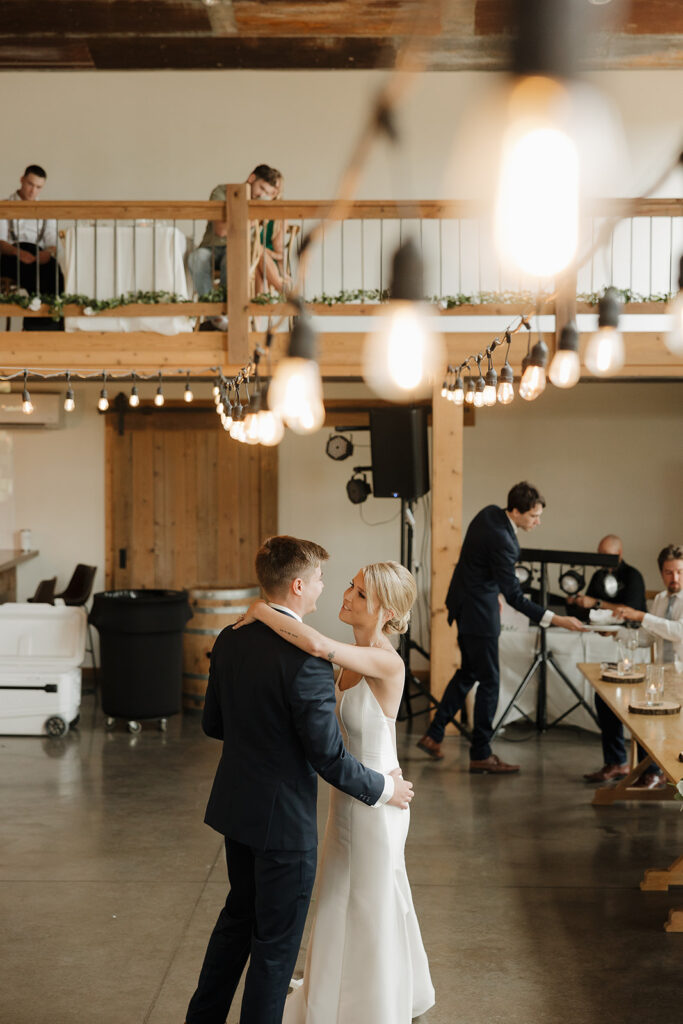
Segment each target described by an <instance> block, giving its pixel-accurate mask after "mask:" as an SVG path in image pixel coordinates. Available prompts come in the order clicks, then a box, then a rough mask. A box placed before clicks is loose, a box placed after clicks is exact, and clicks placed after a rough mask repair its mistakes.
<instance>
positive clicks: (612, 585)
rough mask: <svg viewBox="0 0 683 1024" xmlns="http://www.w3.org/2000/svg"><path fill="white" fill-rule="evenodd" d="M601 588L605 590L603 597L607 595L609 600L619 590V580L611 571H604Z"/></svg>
mask: <svg viewBox="0 0 683 1024" xmlns="http://www.w3.org/2000/svg"><path fill="white" fill-rule="evenodd" d="M602 589H603V590H604V592H605V597H608V598H609V599H610V601H611V600H612V598H613V597H616V596H617V591H618V590H619V582H618V580H617V578H616V576H615V575H614V573H612V572H606V573H605V575H604V577H603V580H602Z"/></svg>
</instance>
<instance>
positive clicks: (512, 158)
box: [495, 76, 579, 277]
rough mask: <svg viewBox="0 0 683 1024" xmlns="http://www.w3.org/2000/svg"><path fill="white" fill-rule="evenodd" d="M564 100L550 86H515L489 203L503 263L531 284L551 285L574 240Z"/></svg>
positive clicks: (572, 153)
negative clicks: (546, 280) (547, 280)
mask: <svg viewBox="0 0 683 1024" xmlns="http://www.w3.org/2000/svg"><path fill="white" fill-rule="evenodd" d="M568 105H569V95H568V93H567V92H566V90H565V88H564V86H562V85H561V84H560V83H559V82H556V81H554V80H552V79H550V78H544V77H541V76H532V77H529V78H523V79H522V80H521V81H520V82H519V83H518V84H517V85H516V86H515V87H514V88H513V90H512V92H511V94H510V99H509V108H508V120H507V127H506V130H505V132H504V135H503V143H502V153H501V158H500V172H499V177H498V185H497V190H496V202H495V233H496V244H497V247H498V250H499V253H500V255H501V257H502V259H503V260H505V261H506V262H507V263H508V264H512V265H513V266H515V267H517V268H518V269H519V270H521V271H522V272H523V273H524V274H528V275H530V276H533V277H553V276H554V275H556V274H558V273H559V272H560V271H561V270H563V269H564V268H565V267H567V266H568V265H569V263H570V262H571V261H572V259H573V257H574V254H575V253H576V249H577V246H578V240H579V154H578V151H577V147H576V145H575V143H574V141H573V139H572V138H571V136H570V135H569V134H568V133H567V132H566V131H565V130H563V127H562V126H563V124H564V122H565V119H566V116H567V108H568Z"/></svg>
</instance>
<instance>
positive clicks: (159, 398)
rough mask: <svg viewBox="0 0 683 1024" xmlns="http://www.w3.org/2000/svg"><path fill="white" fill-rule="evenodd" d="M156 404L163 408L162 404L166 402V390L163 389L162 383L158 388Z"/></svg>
mask: <svg viewBox="0 0 683 1024" xmlns="http://www.w3.org/2000/svg"><path fill="white" fill-rule="evenodd" d="M154 404H155V405H156V406H157V407H158V408H161V406H162V405H163V404H164V392H163V391H162V390H161V385H159V387H158V388H157V393H156V395H155V396H154Z"/></svg>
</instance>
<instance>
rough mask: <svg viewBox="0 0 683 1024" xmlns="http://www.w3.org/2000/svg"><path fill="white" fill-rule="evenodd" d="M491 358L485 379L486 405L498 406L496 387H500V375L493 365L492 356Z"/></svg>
mask: <svg viewBox="0 0 683 1024" xmlns="http://www.w3.org/2000/svg"><path fill="white" fill-rule="evenodd" d="M487 354H488V356H489V368H488V370H487V371H486V377H485V378H484V405H487V406H489V407H490V406H493V405H495V404H496V387H497V385H498V374H497V373H496V371H495V370H494V368H493V365H492V364H491V355H490V353H487Z"/></svg>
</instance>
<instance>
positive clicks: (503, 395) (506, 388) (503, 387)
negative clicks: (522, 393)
mask: <svg viewBox="0 0 683 1024" xmlns="http://www.w3.org/2000/svg"><path fill="white" fill-rule="evenodd" d="M514 397H515V389H514V387H513V386H512V384H511V382H510V381H508V380H502V381H501V382H500V384H499V385H498V395H497V398H498V401H499V402H500V404H501V405H509V404H510V402H511V401H512V400H513V398H514Z"/></svg>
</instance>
